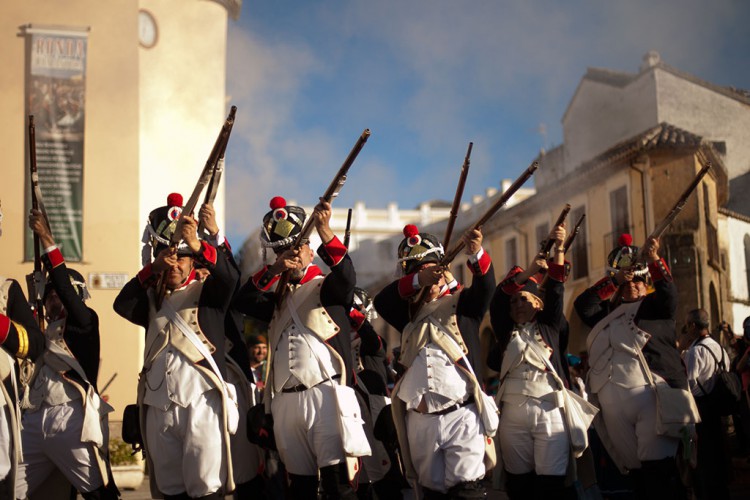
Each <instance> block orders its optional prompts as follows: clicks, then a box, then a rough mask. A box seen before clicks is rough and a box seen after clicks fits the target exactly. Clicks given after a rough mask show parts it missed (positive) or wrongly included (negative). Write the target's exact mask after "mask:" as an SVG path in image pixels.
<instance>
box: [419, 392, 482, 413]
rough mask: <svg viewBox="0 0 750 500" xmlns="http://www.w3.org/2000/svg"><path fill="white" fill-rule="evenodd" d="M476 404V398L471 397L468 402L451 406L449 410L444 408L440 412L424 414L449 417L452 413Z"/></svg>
mask: <svg viewBox="0 0 750 500" xmlns="http://www.w3.org/2000/svg"><path fill="white" fill-rule="evenodd" d="M473 402H474V396H469V399H467V400H466V401H461V402H460V403H456V404H454V405H451V406H449V407H448V408H443V409H442V410H439V411H434V412H432V413H424V415H447V414H448V413H450V412H453V411H456V410H458V409H459V408H461V407H462V406H467V405H470V404H472V403H473Z"/></svg>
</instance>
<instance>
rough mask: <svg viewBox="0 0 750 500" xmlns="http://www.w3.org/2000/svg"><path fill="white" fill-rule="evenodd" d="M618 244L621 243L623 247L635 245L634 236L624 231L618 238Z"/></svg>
mask: <svg viewBox="0 0 750 500" xmlns="http://www.w3.org/2000/svg"><path fill="white" fill-rule="evenodd" d="M617 244H618V245H620V246H621V247H629V246H632V245H633V237H632V236H630V235H629V234H628V233H623V234H621V235H620V237H619V238H618V239H617Z"/></svg>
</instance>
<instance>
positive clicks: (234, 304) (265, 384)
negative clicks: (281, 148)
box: [0, 194, 750, 500]
mask: <svg viewBox="0 0 750 500" xmlns="http://www.w3.org/2000/svg"><path fill="white" fill-rule="evenodd" d="M270 208H271V210H270V211H269V212H268V213H267V214H266V215H265V216H264V218H263V221H262V231H261V241H262V245H263V247H264V248H265V249H267V250H269V251H270V252H271V253H273V256H270V258H268V259H266V260H267V264H265V265H264V266H263V267H262V268H261V269H259V270H257V272H255V273H254V274H253V275H252V276H251V277H250V278H249V279H247V281H246V282H244V283H241V282H240V271H239V267H238V265H237V263H236V262H235V260H234V257H233V255H232V250H231V247H230V246H229V243H228V242H227V240H226V239H225V238H224V236H223V234H222V232H221V231H220V228H219V227H218V225H217V223H216V218H215V213H214V209H213V207H212V206H211V205H210V204H204V205H203V206H202V207H201V208H200V211H199V212H198V214H196V216H193V215H192V214H187V213H182V212H181V209H182V199H181V197H180V196H179V195H177V194H172V195H170V196H169V197H168V200H167V205H166V206H163V207H159V208H157V209H155V210H154V211H153V212H151V214H150V216H149V223H148V225H147V227H146V231H145V232H144V239H143V242H144V244H145V246H144V249H145V250H144V252H143V254H142V257H143V268H142V269H141V270H140V271H139V272H138V273H137V275H136V276H135V277H134V278H133V279H132V280H130V281H129V282H128V283H127V284H126V285H125V286H124V287H123V289H122V290H121V292H120V293H119V295H118V296H117V298H116V300H115V303H114V309H115V311H116V312H117V313H118V314H119V315H121V316H122V317H124V318H125V319H127V320H128V321H130V322H132V323H134V324H136V325H139V326H141V327H143V329H144V330H145V349H144V359H143V369H142V371H141V373H140V375H139V380H138V390H137V406H136V407H133V408H136V410H135V411H128V412H126V414H125V415H126V421H125V422H123V426H124V427H126V428H128V429H136V432H135V433H134V434H135V435H136V436H139V439H138V438H136V440H137V441H138V443H134V444H138V445H142V447H143V451H144V456H145V459H146V461H147V463H148V471H149V478H150V482H151V485H150V486H151V492H152V495H153V496H154V497H155V498H166V499H188V498H203V499H218V498H224V497H225V496H226V495H227V494H234V496H235V497H236V498H241V499H244V498H250V499H255V498H289V499H294V500H308V499H309V500H315V499H318V498H323V499H339V498H341V499H355V498H359V499H372V498H374V499H381V500H384V499H386V498H387V499H389V500H391V498H393V499H397V498H425V499H428V500H429V499H473V498H486V496H487V492H486V488H487V484H488V483H487V478H488V477H489V473H490V472H491V473H492V474H494V475H495V477H497V476H498V475H499V476H500V477H501V478H502V480H503V481H502V482H503V483H504V487H505V490H506V492H507V494H508V496H509V497H510V498H511V499H521V498H533V499H537V498H538V499H542V498H544V499H548V498H576V495H580V494H584V495H596V493H597V492H598V486H597V481H596V476H597V471H598V470H599V465H600V464H601V463H605V462H609V463H611V464H613V467H612V469H613V470H615V468H616V469H617V470H618V471H619V473H621V474H623V475H624V477H625V478H626V481H627V483H626V484H627V489H629V490H630V491H631V492H632V498H638V499H641V498H645V499H650V498H654V499H657V498H658V499H670V498H675V499H676V498H687V495H688V488H687V486H689V487H690V489H691V491H692V494H693V495H694V496H695V497H697V498H701V499H703V498H728V497H729V493H728V490H727V481H728V480H727V478H726V472H727V470H728V467H727V465H726V459H727V456H728V455H727V451H726V449H725V448H724V447H723V443H724V440H723V434H724V430H723V423H722V422H723V421H722V413H721V412H718V411H715V410H714V408H713V403H712V400H711V399H710V395H711V394H712V392H713V388H714V385H715V383H716V380H717V376H718V374H719V373H720V372H721V371H722V369H727V367H728V366H729V364H730V362H731V358H730V357H729V354H728V353H727V352H726V351H725V350H724V349H723V348H722V346H721V345H719V343H717V342H716V341H715V340H714V339H712V338H711V336H710V334H709V318H708V315H707V314H706V312H705V311H703V310H701V309H694V310H692V311H691V312H690V313H689V315H688V317H687V318H685V319H684V321H682V319H681V318H680V319H678V318H675V311H676V309H677V291H676V289H675V285H674V282H673V279H672V275H671V273H670V270H669V268H668V266H667V263H666V262H665V261H664V259H662V258H661V257H660V256H659V249H660V246H659V240H658V238H649V239H648V240H647V241H646V242H644V245H643V248H639V247H637V246H635V245H633V242H632V239H631V238H630V236H629V235H623V236H622V237H621V238H620V240H619V242H618V245H617V247H616V248H614V249H613V250H612V252H611V253H610V254H609V256H608V259H607V272H606V275H605V276H604V277H602V279H601V280H599V281H598V282H596V283H595V284H594V285H593V286H591V287H590V288H588V289H587V290H585V291H584V292H583V293H582V294H580V295H579V296H578V297H576V298H575V299H574V306H575V313H576V314H577V315H578V316H579V317H580V319H581V320H582V321H583V323H584V324H586V325H587V326H589V327H590V328H591V331H590V333H589V335H588V338H587V354H588V359H587V360H586V361H587V366H588V373H587V375H586V376H585V378H581V373H580V372H579V371H578V369H579V367H580V364H581V360H580V359H578V358H575V357H571V356H570V354H569V353H568V337H569V324H568V321H567V319H566V317H565V315H564V314H563V301H564V293H565V282H566V279H567V277H568V274H569V272H570V263H569V262H567V261H566V260H565V245H564V242H565V240H566V236H567V234H566V229H565V227H564V224H563V225H559V226H556V227H554V228H552V230H551V232H550V234H549V236H548V241H549V242H550V245H549V246H550V247H551V250H550V251H549V252H540V253H539V254H538V255H536V256H535V257H534V258H533V260H532V261H531V262H530V263H529V264H528V266H526V268H523V267H520V266H515V267H513V268H512V269H510V270H509V271H508V272H507V273H506V274H505V275H504V276H505V277H504V278H503V279H502V281H500V282H499V283H496V280H495V270H494V268H493V263H492V259H491V256H490V254H489V253H488V252H487V251H486V250H485V249H484V248H483V246H482V241H483V235H482V231H481V229H479V228H478V229H471V230H469V231H467V232H466V233H465V234H464V235H463V236H462V245H463V250H464V258H465V264H466V266H467V268H468V270H469V273H470V282H469V283H465V284H462V283H459V282H458V281H457V280H456V279H455V277H454V275H453V274H452V273H451V271H450V266H448V265H446V262H445V261H444V257H445V255H446V251H445V250H446V249H445V248H444V247H443V244H442V242H441V241H440V240H439V238H438V237H436V236H435V235H432V234H429V233H424V232H420V231H419V230H418V228H417V227H415V226H413V225H408V226H406V227H405V228H404V239H403V240H402V241H401V244H400V245H399V247H398V251H397V255H396V256H394V257H395V259H396V260H397V262H398V265H399V269H400V276H399V277H398V278H397V279H396V280H394V281H393V282H392V283H390V284H389V285H387V286H386V287H385V288H383V289H382V290H380V291H379V292H378V293H377V294H374V297H371V296H370V295H369V294H368V293H367V292H366V291H365V290H363V289H361V288H359V287H357V280H356V270H355V267H354V264H353V262H352V260H351V258H350V256H349V255H348V252H347V247H346V246H345V245H344V244H343V243H342V241H340V240H339V238H338V237H337V236H336V235H335V234H334V233H333V231H332V230H331V227H330V224H329V222H330V218H331V206H330V204H329V203H327V202H326V201H325V200H323V199H321V201H320V203H319V204H318V205H316V206H315V208H314V210H313V212H312V214H309V215H308V214H306V213H305V211H304V210H303V209H302V208H300V207H297V206H293V205H288V204H287V203H286V200H284V199H283V198H281V197H275V198H273V199H272V200H271V203H270ZM0 217H1V215H0ZM307 217H311V218H312V219H311V220H312V224H313V225H314V228H315V230H316V231H317V233H318V235H319V237H320V239H321V241H322V245H321V246H320V247H319V248H318V249H317V255H318V256H319V257H320V259H321V260H322V261H323V263H325V264H326V266H327V267H328V268H329V271H328V272H327V273H324V271H323V270H322V269H321V268H320V267H318V266H317V265H316V264H314V263H313V260H314V257H315V252H314V251H313V249H311V248H310V246H309V242H308V241H306V240H304V241H300V239H299V236H300V235H301V231H302V228H303V226H304V225H305V221H306V220H307ZM0 220H1V219H0ZM29 227H30V228H31V230H32V231H33V232H34V233H35V234H36V235H37V236H38V238H39V240H40V242H41V247H42V261H43V264H44V268H45V270H46V272H47V286H46V288H45V291H44V297H43V300H44V305H45V308H44V311H45V315H46V320H47V322H48V325H47V327H46V328H45V330H44V331H42V329H41V328H40V323H39V321H38V319H39V318H35V317H34V313H33V312H32V309H31V308H30V307H29V302H28V301H27V299H26V298H25V296H24V294H23V292H22V290H21V289H20V286H19V285H18V283H17V282H15V281H13V280H5V279H2V280H1V281H2V293H0V301H1V302H0V344H1V345H2V347H3V350H2V351H1V352H2V356H0V372H2V376H3V382H4V383H3V384H2V385H0V387H2V392H3V398H2V399H1V400H0V404H2V405H3V410H4V411H3V412H1V415H2V418H0V477H2V482H1V483H0V500H1V499H4V498H8V499H11V498H19V499H23V498H26V497H27V496H28V497H33V496H34V494H35V492H36V491H39V488H40V486H41V485H42V483H44V481H45V480H46V479H47V478H48V477H49V476H50V474H51V473H52V472H53V471H55V470H58V471H59V472H60V473H62V474H63V475H64V476H65V478H66V479H67V480H68V482H69V483H70V485H71V486H72V488H74V489H75V490H76V491H77V492H79V493H80V494H81V495H82V496H83V497H84V498H86V499H111V498H118V497H119V492H118V490H117V487H116V485H115V484H114V480H113V477H112V473H111V468H110V465H109V459H108V450H107V443H108V434H109V426H108V414H109V413H110V412H111V411H113V409H112V408H111V407H110V406H109V405H108V404H107V403H106V402H105V401H104V400H103V399H102V398H101V397H100V395H99V389H98V385H97V382H98V381H97V373H98V366H99V360H100V357H99V345H100V333H99V321H98V316H97V314H96V312H95V311H93V310H92V309H91V308H89V307H87V306H86V303H85V301H86V299H87V298H88V291H87V288H86V284H85V282H84V279H83V277H82V276H81V275H80V274H79V273H78V272H76V271H74V270H72V269H70V268H69V267H67V266H66V263H65V260H64V258H63V256H62V253H61V251H60V249H59V248H58V247H57V245H56V243H55V241H54V239H53V237H52V234H51V232H50V231H49V227H48V225H47V224H46V222H45V220H44V217H43V214H42V213H41V212H39V211H37V210H32V211H31V213H30V215H29ZM199 228H200V230H199ZM0 234H1V233H0ZM175 241H179V244H174V243H173V242H175ZM277 285H278V286H277ZM488 312H489V316H490V322H491V326H492V329H493V331H494V335H495V340H496V345H495V346H494V347H493V348H492V349H491V350H490V352H489V353H488V352H483V351H482V349H481V345H480V336H479V330H480V325H481V323H482V321H483V318H484V317H485V315H486V314H487V313H488ZM243 315H244V316H247V317H251V318H254V319H256V320H258V321H260V322H262V323H261V324H264V325H268V326H267V330H266V331H264V332H263V333H262V334H254V335H252V336H251V337H249V338H245V336H244V335H243ZM376 315H379V316H380V317H382V318H383V319H384V320H385V321H386V322H387V323H388V324H389V325H391V326H392V327H393V328H395V329H396V330H397V331H398V332H399V333H400V345H399V346H397V349H394V348H392V347H391V348H390V349H389V346H387V345H386V342H385V340H384V339H383V338H382V337H381V336H380V335H379V334H378V332H377V331H375V329H374V328H373V325H372V323H371V322H372V320H373V319H374V318H375V317H376ZM680 322H681V323H682V325H684V326H682V330H680V332H679V333H678V323H680ZM746 323H747V327H746V328H747V329H748V330H750V322H747V321H746ZM736 349H737V351H738V352H736V353H733V354H734V355H736V357H737V358H740V359H739V361H737V364H738V365H740V366H741V367H746V366H747V365H748V357H750V354H748V353H750V349H748V348H747V346H738V347H736ZM743 349H744V350H743ZM391 353H393V355H392V357H391ZM483 358H484V359H483ZM571 359H576V360H577V362H575V363H571ZM485 363H486V364H487V366H489V367H490V368H492V369H494V370H495V371H496V372H497V373H498V374H499V375H498V377H497V381H498V385H497V390H496V392H495V391H493V392H494V394H492V397H490V396H488V392H489V390H488V387H487V385H486V382H487V381H486V380H484V379H483V377H482V375H481V367H482V366H484V364H485ZM573 365H576V366H575V368H574V369H575V370H576V371H575V372H574V374H573V376H572V375H571V366H573ZM743 369H744V368H743ZM743 377H744V375H743ZM745 378H746V379H748V380H744V382H745V387H747V382H750V373H748V374H747V377H745ZM745 403H746V401H745ZM745 406H746V404H745ZM743 411H746V412H747V410H743ZM737 413H739V410H738V411H737ZM675 415H676V417H675ZM668 416H669V417H668ZM740 417H741V415H738V418H737V419H736V420H737V423H738V424H739V423H740V422H742V419H741V418H740ZM670 418H671V419H670ZM592 420H593V425H592V426H591V427H589V424H590V423H591V421H592ZM744 421H745V422H746V424H747V425H748V426H750V418H747V417H746V419H745V420H744ZM131 434H132V433H131ZM592 452H593V453H592ZM592 455H593V456H595V457H596V460H593V459H592ZM584 478H587V479H586V480H584ZM687 479H690V480H689V481H688V480H687ZM582 483H583V484H582Z"/></svg>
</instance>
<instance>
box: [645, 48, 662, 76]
mask: <svg viewBox="0 0 750 500" xmlns="http://www.w3.org/2000/svg"><path fill="white" fill-rule="evenodd" d="M660 62H661V56H660V55H659V53H658V52H657V51H655V50H649V51H648V52H646V55H644V56H643V63H642V64H641V72H643V71H648V69H649V68H653V67H654V66H658V65H659V63H660Z"/></svg>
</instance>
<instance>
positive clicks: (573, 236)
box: [539, 214, 586, 293]
mask: <svg viewBox="0 0 750 500" xmlns="http://www.w3.org/2000/svg"><path fill="white" fill-rule="evenodd" d="M585 218H586V214H581V216H580V217H579V218H578V222H576V225H575V226H573V230H572V231H571V232H570V233H569V234H568V237H567V238H565V242H564V243H563V255H565V253H566V252H567V251H568V249H569V248H570V247H571V245H573V241H575V239H576V236H578V233H579V232H580V231H581V225H582V224H583V219H585ZM558 226H559V224H558ZM548 251H549V250H548ZM545 255H546V254H545ZM547 280H549V274H547V273H546V272H545V273H544V278H542V282H541V283H539V292H540V293H542V292H543V291H544V289H545V287H546V285H547Z"/></svg>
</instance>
